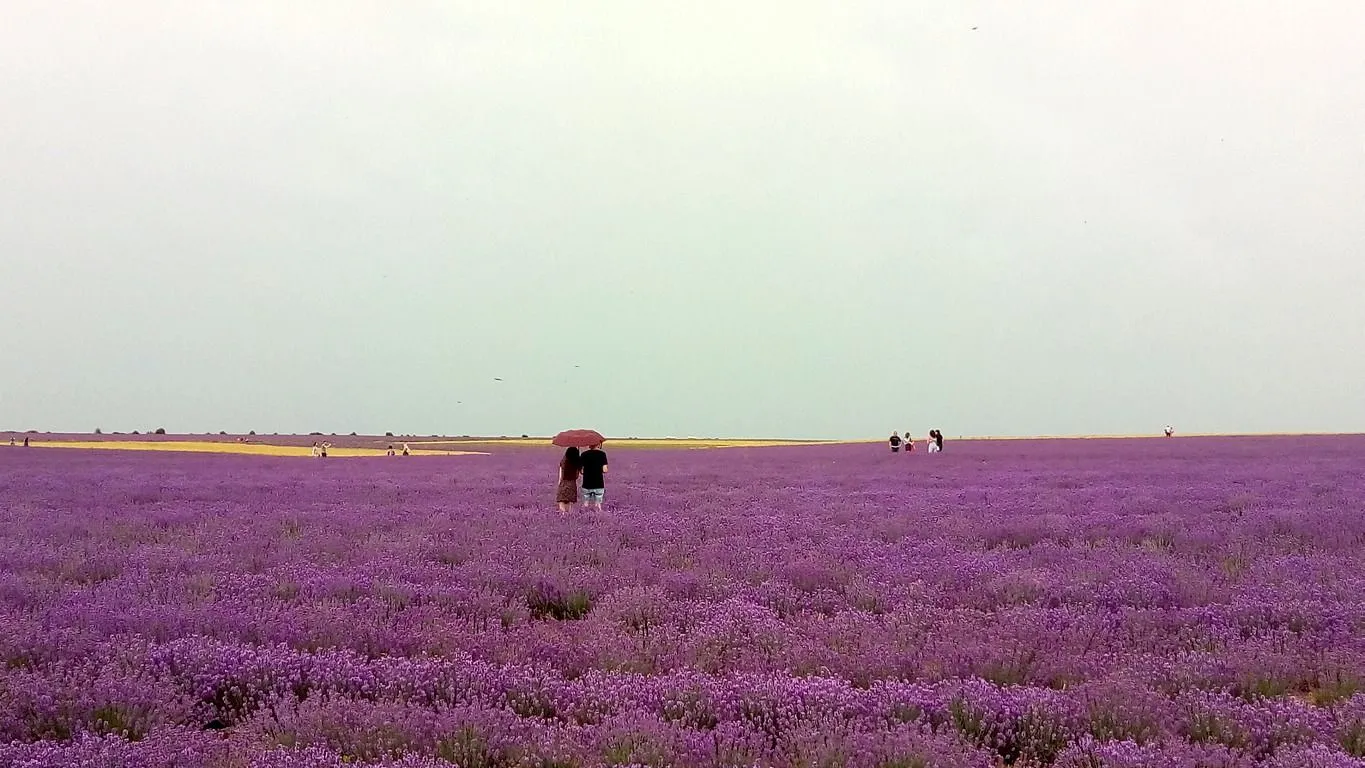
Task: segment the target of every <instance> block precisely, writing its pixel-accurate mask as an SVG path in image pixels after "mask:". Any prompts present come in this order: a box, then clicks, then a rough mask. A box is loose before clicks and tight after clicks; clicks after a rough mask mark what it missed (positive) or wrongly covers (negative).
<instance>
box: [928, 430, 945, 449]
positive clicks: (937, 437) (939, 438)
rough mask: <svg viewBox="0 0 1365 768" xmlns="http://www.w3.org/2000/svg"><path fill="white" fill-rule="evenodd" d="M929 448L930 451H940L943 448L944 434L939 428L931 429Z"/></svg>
mask: <svg viewBox="0 0 1365 768" xmlns="http://www.w3.org/2000/svg"><path fill="white" fill-rule="evenodd" d="M927 445H928V448H929V452H930V453H939V452H941V451H942V450H943V435H942V433H940V432H939V431H938V430H937V429H931V430H929V441H928V444H927Z"/></svg>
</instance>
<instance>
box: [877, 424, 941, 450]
mask: <svg viewBox="0 0 1365 768" xmlns="http://www.w3.org/2000/svg"><path fill="white" fill-rule="evenodd" d="M888 442H890V444H891V452H892V453H900V452H901V448H904V449H905V452H906V453H912V452H914V450H915V438H913V437H911V436H910V430H908V429H907V430H905V437H901V435H900V433H899V432H892V433H891V439H890V440H889V441H888ZM924 444H925V448H926V450H928V451H929V453H939V452H941V451H942V450H943V432H942V431H941V430H937V429H931V430H929V439H928V440H925V441H924Z"/></svg>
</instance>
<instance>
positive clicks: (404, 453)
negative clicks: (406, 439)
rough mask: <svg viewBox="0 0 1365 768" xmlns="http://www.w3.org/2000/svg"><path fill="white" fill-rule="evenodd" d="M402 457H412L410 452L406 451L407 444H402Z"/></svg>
mask: <svg viewBox="0 0 1365 768" xmlns="http://www.w3.org/2000/svg"><path fill="white" fill-rule="evenodd" d="M403 455H404V456H411V455H412V451H411V450H409V449H408V444H407V443H403Z"/></svg>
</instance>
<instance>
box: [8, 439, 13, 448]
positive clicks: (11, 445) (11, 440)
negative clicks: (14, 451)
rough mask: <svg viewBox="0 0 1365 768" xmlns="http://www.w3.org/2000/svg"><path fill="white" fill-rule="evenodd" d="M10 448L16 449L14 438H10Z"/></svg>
mask: <svg viewBox="0 0 1365 768" xmlns="http://www.w3.org/2000/svg"><path fill="white" fill-rule="evenodd" d="M9 447H11V448H13V447H14V438H13V437H10V439H9Z"/></svg>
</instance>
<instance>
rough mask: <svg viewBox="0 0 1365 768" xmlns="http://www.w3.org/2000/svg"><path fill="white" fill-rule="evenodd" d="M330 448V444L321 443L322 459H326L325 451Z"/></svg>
mask: <svg viewBox="0 0 1365 768" xmlns="http://www.w3.org/2000/svg"><path fill="white" fill-rule="evenodd" d="M331 447H332V444H331V443H323V444H322V458H324V459H325V458H327V449H328V448H331Z"/></svg>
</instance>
